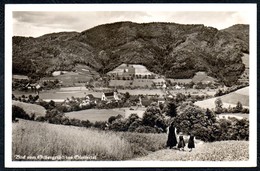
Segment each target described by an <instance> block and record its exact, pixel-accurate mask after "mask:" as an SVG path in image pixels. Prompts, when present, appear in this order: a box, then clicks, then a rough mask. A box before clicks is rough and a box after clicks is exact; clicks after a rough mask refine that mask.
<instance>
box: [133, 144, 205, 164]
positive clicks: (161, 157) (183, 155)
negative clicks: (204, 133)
mask: <svg viewBox="0 0 260 171" xmlns="http://www.w3.org/2000/svg"><path fill="white" fill-rule="evenodd" d="M203 151H204V150H203V142H200V143H198V144H196V148H195V149H193V150H192V151H191V152H189V149H188V148H187V145H186V147H185V151H180V150H178V149H163V150H159V151H156V152H153V153H150V154H148V155H147V156H144V157H138V158H134V159H133V160H137V161H151V160H156V161H188V160H193V161H194V159H196V156H197V154H199V153H200V154H201V153H204V152H203Z"/></svg>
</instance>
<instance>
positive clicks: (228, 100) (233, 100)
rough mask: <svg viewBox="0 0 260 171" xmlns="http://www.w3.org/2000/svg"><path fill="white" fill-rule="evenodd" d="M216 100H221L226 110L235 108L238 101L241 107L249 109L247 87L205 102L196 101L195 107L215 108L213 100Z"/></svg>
mask: <svg viewBox="0 0 260 171" xmlns="http://www.w3.org/2000/svg"><path fill="white" fill-rule="evenodd" d="M217 98H220V99H221V100H222V102H223V107H226V108H228V107H229V106H231V107H235V106H236V104H237V102H238V101H240V102H241V103H242V105H243V107H246V108H249V87H245V88H242V89H239V90H237V91H235V92H232V93H229V94H226V95H223V96H220V97H214V98H211V99H207V100H202V101H197V102H195V105H197V106H199V107H201V108H209V109H212V108H215V100H216V99H217Z"/></svg>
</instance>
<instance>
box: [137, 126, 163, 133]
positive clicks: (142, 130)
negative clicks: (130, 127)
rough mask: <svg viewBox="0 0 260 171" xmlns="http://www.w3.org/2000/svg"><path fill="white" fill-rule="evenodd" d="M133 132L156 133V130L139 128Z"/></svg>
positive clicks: (147, 127) (144, 127)
mask: <svg viewBox="0 0 260 171" xmlns="http://www.w3.org/2000/svg"><path fill="white" fill-rule="evenodd" d="M135 132H138V133H158V129H156V128H154V127H151V126H143V125H141V126H139V127H137V128H136V129H135Z"/></svg>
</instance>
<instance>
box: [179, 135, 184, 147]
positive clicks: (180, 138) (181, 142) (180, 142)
mask: <svg viewBox="0 0 260 171" xmlns="http://www.w3.org/2000/svg"><path fill="white" fill-rule="evenodd" d="M184 147H185V142H184V139H183V135H180V136H179V143H178V148H179V149H180V150H182V151H184Z"/></svg>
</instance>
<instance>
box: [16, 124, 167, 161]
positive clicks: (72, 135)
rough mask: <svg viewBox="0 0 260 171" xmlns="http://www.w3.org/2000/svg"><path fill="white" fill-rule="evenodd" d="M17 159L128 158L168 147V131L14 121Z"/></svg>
mask: <svg viewBox="0 0 260 171" xmlns="http://www.w3.org/2000/svg"><path fill="white" fill-rule="evenodd" d="M12 136H13V142H12V154H13V160H17V158H15V157H14V156H15V155H20V156H39V155H42V156H75V155H79V156H96V159H97V160H126V159H131V158H133V157H137V156H142V155H146V154H148V152H149V151H155V150H159V149H161V148H163V147H164V145H165V141H166V138H165V137H166V135H164V134H161V135H160V134H137V133H119V132H111V131H99V130H93V129H87V128H80V127H73V126H63V125H52V124H48V123H39V122H33V121H26V120H20V121H19V122H18V123H13V135H12ZM71 160H73V159H71Z"/></svg>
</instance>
